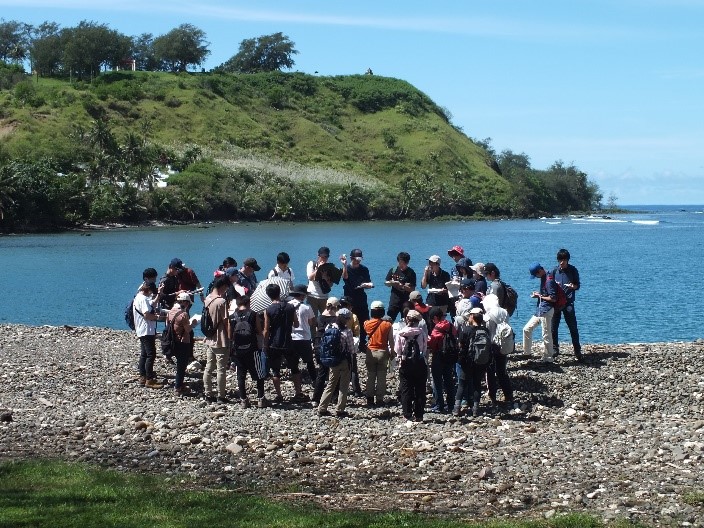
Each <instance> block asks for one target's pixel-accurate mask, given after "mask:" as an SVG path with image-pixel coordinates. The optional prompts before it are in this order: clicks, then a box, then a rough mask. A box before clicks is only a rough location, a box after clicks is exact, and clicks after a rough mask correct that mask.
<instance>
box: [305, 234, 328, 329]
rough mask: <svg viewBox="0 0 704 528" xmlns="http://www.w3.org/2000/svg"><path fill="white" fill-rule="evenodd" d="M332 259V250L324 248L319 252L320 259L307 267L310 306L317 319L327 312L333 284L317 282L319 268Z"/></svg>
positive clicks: (323, 281) (312, 261)
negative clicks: (326, 308) (326, 307)
mask: <svg viewBox="0 0 704 528" xmlns="http://www.w3.org/2000/svg"><path fill="white" fill-rule="evenodd" d="M329 258H330V248H329V247H326V246H323V247H321V248H320V249H319V250H318V258H317V259H316V260H311V261H310V262H308V265H307V266H306V275H307V277H308V305H309V306H310V307H311V308H312V309H313V313H314V314H315V317H318V315H320V313H321V312H323V311H324V310H325V305H326V304H327V300H328V295H329V293H330V290H331V286H332V285H331V284H329V283H328V282H326V281H325V279H324V278H323V279H322V280H320V281H319V280H317V278H316V277H317V274H318V268H319V267H320V266H322V265H323V264H327V262H328V259H329Z"/></svg>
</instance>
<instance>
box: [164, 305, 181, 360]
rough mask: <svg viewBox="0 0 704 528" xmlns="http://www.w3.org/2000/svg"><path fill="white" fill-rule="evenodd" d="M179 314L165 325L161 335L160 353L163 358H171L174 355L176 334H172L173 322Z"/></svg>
mask: <svg viewBox="0 0 704 528" xmlns="http://www.w3.org/2000/svg"><path fill="white" fill-rule="evenodd" d="M179 315H180V313H178V314H176V316H175V317H174V318H173V319H172V320H171V321H170V322H169V323H167V325H166V328H164V331H163V332H162V333H161V353H162V354H164V355H165V356H173V355H174V354H175V353H176V341H177V339H176V332H174V321H176V317H178V316H179Z"/></svg>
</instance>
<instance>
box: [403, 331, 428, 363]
mask: <svg viewBox="0 0 704 528" xmlns="http://www.w3.org/2000/svg"><path fill="white" fill-rule="evenodd" d="M403 355H404V356H405V358H406V361H408V362H411V363H414V364H420V363H421V362H423V363H425V359H423V354H421V353H420V345H419V344H418V336H417V335H415V336H413V337H408V338H406V344H405V345H404V347H403Z"/></svg>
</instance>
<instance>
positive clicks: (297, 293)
mask: <svg viewBox="0 0 704 528" xmlns="http://www.w3.org/2000/svg"><path fill="white" fill-rule="evenodd" d="M290 295H291V297H294V298H296V299H298V300H299V301H301V302H302V301H304V300H305V298H306V295H308V286H306V285H305V284H296V285H295V286H294V287H293V288H291V292H290Z"/></svg>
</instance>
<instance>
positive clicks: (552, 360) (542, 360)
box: [540, 356, 555, 363]
mask: <svg viewBox="0 0 704 528" xmlns="http://www.w3.org/2000/svg"><path fill="white" fill-rule="evenodd" d="M540 362H541V363H555V360H554V359H553V358H552V356H545V357H543V359H541V360H540Z"/></svg>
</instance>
